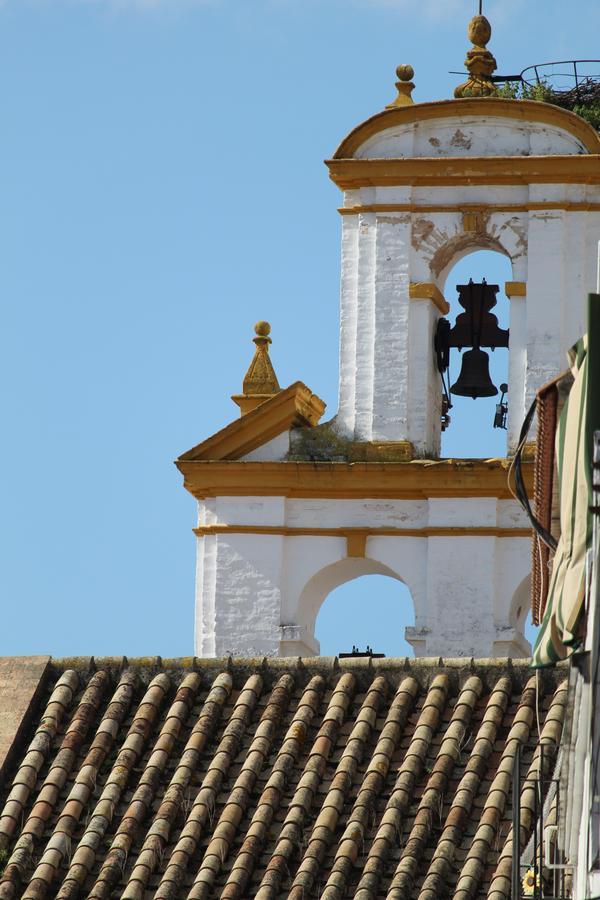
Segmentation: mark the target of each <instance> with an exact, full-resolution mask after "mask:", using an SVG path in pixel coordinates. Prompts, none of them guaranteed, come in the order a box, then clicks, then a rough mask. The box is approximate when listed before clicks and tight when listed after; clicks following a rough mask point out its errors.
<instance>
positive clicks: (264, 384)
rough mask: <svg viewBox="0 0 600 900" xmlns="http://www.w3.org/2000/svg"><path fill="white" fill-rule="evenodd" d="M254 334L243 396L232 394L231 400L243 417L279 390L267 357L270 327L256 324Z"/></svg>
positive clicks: (273, 370) (263, 323) (259, 323)
mask: <svg viewBox="0 0 600 900" xmlns="http://www.w3.org/2000/svg"><path fill="white" fill-rule="evenodd" d="M254 332H255V335H256V337H254V338H252V340H253V341H254V343H255V344H256V351H255V353H254V357H253V359H252V362H251V363H250V366H249V368H248V371H247V372H246V376H245V378H244V382H243V386H242V390H243V394H234V395H233V397H232V398H231V399H232V400H233V402H234V403H237V405H238V406H239V408H240V410H241V413H242V415H243V416H244V415H246V413H248V412H250V410H252V409H256V407H257V406H260V404H261V403H264V402H265V400H268V399H269V398H270V397H272V396H273V395H274V394H278V393H279V391H280V390H281V388H280V387H279V382H278V381H277V376H276V374H275V369H274V368H273V363H272V362H271V358H270V356H269V344H270V343H271V338H270V337H269V334H270V333H271V326H270V325H269V323H268V322H263V321H261V322H257V323H256V325H255V326H254Z"/></svg>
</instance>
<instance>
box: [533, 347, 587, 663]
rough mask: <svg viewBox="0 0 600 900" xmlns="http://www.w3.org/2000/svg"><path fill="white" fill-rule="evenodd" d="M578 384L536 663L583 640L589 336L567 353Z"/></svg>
mask: <svg viewBox="0 0 600 900" xmlns="http://www.w3.org/2000/svg"><path fill="white" fill-rule="evenodd" d="M569 363H570V365H571V371H572V373H573V377H574V383H573V386H572V388H571V391H570V393H569V397H568V400H567V402H566V404H565V406H564V407H563V410H562V413H561V416H560V419H559V423H558V429H557V435H556V462H557V469H558V482H559V495H560V523H561V537H560V540H559V542H558V547H557V550H556V555H555V557H554V561H553V566H552V575H551V577H550V586H549V590H548V600H547V603H546V609H545V613H544V617H543V619H542V622H541V626H540V631H539V633H538V636H537V640H536V642H535V646H534V648H533V660H532V665H533V666H534V667H536V668H538V667H540V666H550V665H553V664H554V663H556V662H557V661H558V660H560V659H565V658H566V657H567V656H569V655H570V654H571V653H572V652H573V651H574V650H575V649H577V647H578V646H579V645H580V644H581V638H582V635H581V626H582V613H583V610H584V600H585V586H586V554H587V550H588V548H589V547H590V546H591V540H592V517H591V514H590V503H591V490H592V488H591V476H590V473H591V467H590V444H589V441H588V440H587V428H586V424H587V422H586V415H587V402H588V383H587V382H588V354H587V337H584V338H582V339H581V340H580V341H578V342H577V344H575V346H574V347H573V348H572V349H571V351H570V353H569Z"/></svg>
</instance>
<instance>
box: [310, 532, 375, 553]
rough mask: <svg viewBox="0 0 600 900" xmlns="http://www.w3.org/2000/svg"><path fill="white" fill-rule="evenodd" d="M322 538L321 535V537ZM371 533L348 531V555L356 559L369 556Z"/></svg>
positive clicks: (346, 534)
mask: <svg viewBox="0 0 600 900" xmlns="http://www.w3.org/2000/svg"><path fill="white" fill-rule="evenodd" d="M319 536H320V535H319ZM368 536H369V531H363V530H360V531H359V530H358V529H356V530H354V529H353V530H352V531H346V532H345V537H346V555H347V556H351V557H353V558H356V559H364V558H365V556H366V555H367V537H368Z"/></svg>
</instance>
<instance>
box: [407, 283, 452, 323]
mask: <svg viewBox="0 0 600 900" xmlns="http://www.w3.org/2000/svg"><path fill="white" fill-rule="evenodd" d="M408 294H409V297H410V299H411V300H431V301H432V302H433V303H434V304H435V305H436V306H437V308H438V309H439V311H440V312H441V313H442V315H444V316H445V315H447V314H448V313H449V312H450V304H449V303H448V302H447V300H446V299H445V297H444V295H443V294H442V292H441V291H440V289H439V287H438V286H437V285H436V284H433V283H432V282H428V281H411V283H410V287H409V289H408Z"/></svg>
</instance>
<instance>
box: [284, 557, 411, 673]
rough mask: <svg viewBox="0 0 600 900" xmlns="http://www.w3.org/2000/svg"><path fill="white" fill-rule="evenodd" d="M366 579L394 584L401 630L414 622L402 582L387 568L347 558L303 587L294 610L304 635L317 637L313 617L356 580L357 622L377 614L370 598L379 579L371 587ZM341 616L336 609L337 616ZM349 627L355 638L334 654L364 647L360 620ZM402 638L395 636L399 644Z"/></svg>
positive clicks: (407, 591)
mask: <svg viewBox="0 0 600 900" xmlns="http://www.w3.org/2000/svg"><path fill="white" fill-rule="evenodd" d="M368 576H385V577H387V578H389V579H393V580H394V581H395V582H396V583H397V585H398V589H399V590H398V597H397V602H398V609H399V610H400V609H402V610H403V612H404V613H405V615H404V616H403V618H404V619H405V622H404V627H406V626H407V625H412V623H413V620H414V605H413V601H412V593H411V591H410V589H409V587H408V585H406V582H405V581H404V579H402V578H401V577H400V575H399V574H398V573H397V572H395V571H393V570H392V569H391V568H390V567H389V566H386V565H384V564H383V563H380V562H378V561H376V560H374V559H369V558H364V559H363V558H351V557H348V558H346V559H342V560H339V561H338V562H336V563H333V564H331V565H329V566H326V567H325V568H323V569H321V570H320V571H319V572H317V573H316V574H315V575H314V576H313V577H312V578H311V579H310V580H309V581H308V582H307V584H306V585H305V587H304V589H303V591H302V593H301V595H300V598H299V604H298V609H299V613H300V616H299V617H300V619H301V624H302V625H303V626H305V627H306V630H307V632H308V633H309V634H311V635H315V636H316V637H318V635H316V634H315V632H316V623H317V617H318V615H319V612H320V610H321V608H322V607H323V605H324V603H325V602H326V601H327V599H328V597H329V596H330V595H331V594H332V592H334V591H335V590H336V589H338V588H340V587H342V586H343V585H346V584H348V583H349V582H354V581H356V580H357V579H361V581H363V580H364V612H362V613H361V618H362V616H363V615H364V616H365V617H367V616H369V615H371V616H372V615H376V614H377V610H376V609H375V608H374V607H373V595H372V593H371V590H373V589H374V590H375V591H376V590H377V587H376V583H375V582H379V581H380V579H379V578H377V579H375V580H374V583H373V584H372V585H371V587H369V579H368ZM341 612H342V611H341V609H340V613H341ZM362 621H363V623H364V621H366V619H363V620H362ZM353 624H355V631H356V634H355V637H353V638H351V640H350V645H349V646H348V647H344V646H339V647H338V648H337V649H338V651H341V650H348V651H350V650H351V648H352V644H353V643H354V644H358V645H360V646H361V649H364V647H365V646H366V643H368V642H369V641H368V639H365V638H364V629H363V630H362V631H361V621H360V619H357V621H356V623H353ZM399 627H400V626H399ZM403 638H404V634H403V633H402V634H399V641H398V643H399V644H401V642H402V639H403ZM373 649H374V650H377V649H378V648H377V647H373ZM405 649H406V648H402V650H405ZM402 650H400V651H399V655H404V656H405V655H412V653H411V652H410V651H407V652H402ZM321 652H322V651H321ZM388 655H389V654H388Z"/></svg>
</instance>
